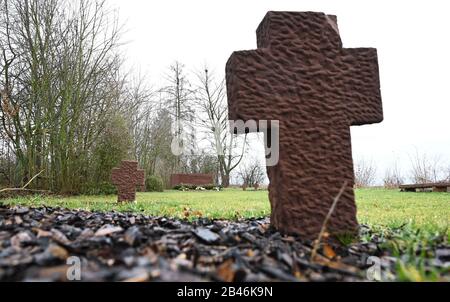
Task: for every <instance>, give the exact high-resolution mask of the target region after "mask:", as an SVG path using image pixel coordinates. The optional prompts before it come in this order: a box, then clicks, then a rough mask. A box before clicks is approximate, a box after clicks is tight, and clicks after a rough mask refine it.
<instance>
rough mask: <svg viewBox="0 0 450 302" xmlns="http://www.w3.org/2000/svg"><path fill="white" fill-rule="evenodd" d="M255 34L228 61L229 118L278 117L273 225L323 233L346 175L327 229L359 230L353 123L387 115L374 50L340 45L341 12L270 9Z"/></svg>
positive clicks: (295, 231) (272, 184)
mask: <svg viewBox="0 0 450 302" xmlns="http://www.w3.org/2000/svg"><path fill="white" fill-rule="evenodd" d="M257 40H258V49H257V50H251V51H238V52H234V53H233V54H232V56H231V57H230V59H229V61H228V63H227V66H226V78H227V89H228V105H229V117H230V119H231V120H244V121H249V120H256V121H258V120H259V121H261V120H279V129H278V130H279V139H280V140H279V162H278V164H277V165H276V166H270V167H267V171H268V176H269V179H270V186H269V191H270V193H269V197H270V202H271V208H272V215H271V223H272V224H273V226H275V227H276V228H277V229H278V230H280V231H281V232H283V233H291V234H299V235H302V236H304V238H308V239H315V238H317V236H318V234H319V232H320V230H321V227H322V225H323V222H324V220H325V217H326V215H327V213H328V212H329V210H330V208H331V205H332V203H333V199H334V198H335V197H336V196H337V195H338V193H339V191H340V188H341V187H342V186H343V185H344V183H345V182H346V181H347V184H348V185H347V187H346V188H345V191H344V193H343V195H342V196H341V198H340V199H339V202H338V204H337V207H336V209H335V211H334V213H333V215H332V217H331V219H330V220H329V223H328V225H327V230H328V232H330V233H332V234H340V233H354V232H355V231H356V230H357V227H358V223H357V220H356V206H355V201H354V192H353V185H354V174H353V160H352V150H351V138H350V126H353V125H363V124H371V123H379V122H381V121H382V120H383V110H382V104H381V96H380V82H379V75H378V61H377V51H376V49H374V48H353V49H347V48H342V42H341V39H340V36H339V32H338V27H337V19H336V17H335V16H329V15H325V14H323V13H314V12H269V13H267V15H266V16H265V18H264V20H263V21H262V23H261V24H260V26H259V28H258V30H257ZM250 131H251V130H250ZM259 131H261V128H260V129H259ZM269 135H270V130H269Z"/></svg>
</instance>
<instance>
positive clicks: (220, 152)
mask: <svg viewBox="0 0 450 302" xmlns="http://www.w3.org/2000/svg"><path fill="white" fill-rule="evenodd" d="M198 82H199V84H198V89H197V98H196V101H197V107H198V108H199V113H200V117H199V124H200V127H202V128H203V129H205V132H206V140H207V141H208V143H209V145H210V147H211V149H212V151H213V152H214V154H216V156H217V161H218V164H219V173H220V178H221V182H222V186H224V187H228V186H229V185H230V175H231V173H232V171H233V170H234V169H236V167H238V166H239V164H240V163H241V161H242V159H243V157H244V154H245V150H246V141H247V136H246V135H245V136H238V135H236V134H233V133H231V131H230V127H229V121H228V105H227V101H226V91H225V81H224V80H221V81H216V80H215V77H214V74H213V73H212V72H210V71H209V70H208V68H205V69H204V71H203V72H201V73H199V74H198Z"/></svg>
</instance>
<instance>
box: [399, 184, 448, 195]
mask: <svg viewBox="0 0 450 302" xmlns="http://www.w3.org/2000/svg"><path fill="white" fill-rule="evenodd" d="M399 188H400V191H401V192H417V191H418V190H419V191H425V190H426V189H431V190H432V191H433V192H449V193H450V182H440V183H425V184H414V185H401V186H400V187H399Z"/></svg>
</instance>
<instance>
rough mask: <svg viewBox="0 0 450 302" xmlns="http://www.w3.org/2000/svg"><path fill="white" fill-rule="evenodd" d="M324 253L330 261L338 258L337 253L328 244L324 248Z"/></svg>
mask: <svg viewBox="0 0 450 302" xmlns="http://www.w3.org/2000/svg"><path fill="white" fill-rule="evenodd" d="M323 253H324V255H325V256H326V257H327V258H330V259H334V258H335V257H336V252H335V251H334V250H333V248H332V247H331V246H329V245H328V244H325V245H324V246H323Z"/></svg>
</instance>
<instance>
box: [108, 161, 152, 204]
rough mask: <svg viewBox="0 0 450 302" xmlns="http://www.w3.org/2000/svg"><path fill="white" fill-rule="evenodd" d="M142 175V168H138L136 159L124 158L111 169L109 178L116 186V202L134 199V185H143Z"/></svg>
mask: <svg viewBox="0 0 450 302" xmlns="http://www.w3.org/2000/svg"><path fill="white" fill-rule="evenodd" d="M144 175H145V173H144V170H141V169H138V163H137V162H136V161H129V160H124V161H122V163H121V164H120V167H119V168H114V169H112V175H111V179H112V183H113V185H115V186H116V187H117V191H118V202H123V201H135V200H136V187H140V188H143V187H144V184H145V177H144Z"/></svg>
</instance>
